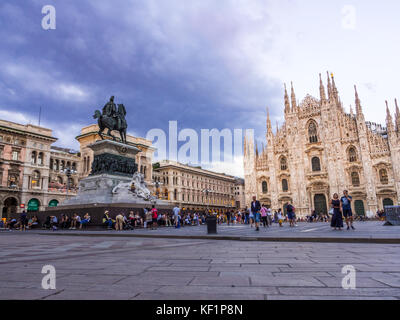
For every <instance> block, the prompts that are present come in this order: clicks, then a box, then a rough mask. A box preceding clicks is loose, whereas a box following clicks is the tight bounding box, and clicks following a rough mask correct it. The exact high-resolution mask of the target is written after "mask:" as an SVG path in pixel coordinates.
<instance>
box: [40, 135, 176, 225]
mask: <svg viewBox="0 0 400 320" xmlns="http://www.w3.org/2000/svg"><path fill="white" fill-rule="evenodd" d="M89 148H91V149H92V150H93V152H94V160H93V164H92V170H91V173H90V175H89V176H88V177H86V178H84V179H82V180H81V181H80V182H79V191H78V194H77V196H75V197H73V198H70V199H68V200H66V201H64V202H63V203H61V204H60V205H59V206H58V207H56V208H47V211H51V213H52V214H55V213H67V214H72V213H79V214H84V213H85V212H89V213H90V214H91V215H92V217H93V218H94V216H93V215H95V216H96V219H95V220H99V221H100V220H101V219H100V217H101V215H102V214H103V213H104V210H109V209H107V208H110V209H111V208H112V211H115V213H117V212H118V211H119V212H120V213H121V212H125V213H126V212H129V210H130V209H140V208H150V207H151V206H152V205H155V206H156V207H157V208H158V209H163V210H170V209H172V206H171V205H170V204H169V202H166V201H162V200H158V199H154V198H149V199H145V198H143V197H141V196H140V194H141V193H139V192H138V191H139V190H138V189H139V188H141V187H144V189H146V188H145V185H143V186H141V185H140V183H139V182H140V181H138V178H140V177H141V176H140V175H138V174H137V173H136V172H137V164H136V163H135V158H136V154H137V153H139V152H140V150H139V149H138V148H136V147H134V146H130V145H126V144H122V143H119V142H115V141H112V140H102V141H98V142H96V143H94V144H92V145H90V146H89ZM134 177H136V180H135V179H134ZM139 180H140V179H139ZM134 183H136V184H137V185H136V186H137V188H136V189H133V188H132V185H134ZM132 190H133V191H132ZM146 190H147V189H146ZM147 192H148V190H147ZM148 193H149V192H148ZM142 194H143V193H142ZM141 213H142V212H141Z"/></svg>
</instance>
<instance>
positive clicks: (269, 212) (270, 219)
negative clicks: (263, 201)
mask: <svg viewBox="0 0 400 320" xmlns="http://www.w3.org/2000/svg"><path fill="white" fill-rule="evenodd" d="M272 216H273V215H272V210H271V208H267V221H268V225H269V226H270V227H272Z"/></svg>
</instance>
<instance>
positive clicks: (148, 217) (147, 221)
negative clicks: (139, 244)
mask: <svg viewBox="0 0 400 320" xmlns="http://www.w3.org/2000/svg"><path fill="white" fill-rule="evenodd" d="M152 224H153V218H152V213H151V211H150V210H148V209H146V213H145V226H144V227H145V228H152ZM152 229H153V228H152Z"/></svg>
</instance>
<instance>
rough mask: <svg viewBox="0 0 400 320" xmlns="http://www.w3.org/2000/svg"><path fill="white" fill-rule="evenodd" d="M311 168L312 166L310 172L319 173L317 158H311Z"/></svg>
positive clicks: (319, 163) (319, 164)
mask: <svg viewBox="0 0 400 320" xmlns="http://www.w3.org/2000/svg"><path fill="white" fill-rule="evenodd" d="M311 166H312V171H313V172H318V171H321V161H320V160H319V158H318V157H314V158H312V160H311Z"/></svg>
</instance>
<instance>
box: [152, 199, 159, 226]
mask: <svg viewBox="0 0 400 320" xmlns="http://www.w3.org/2000/svg"><path fill="white" fill-rule="evenodd" d="M151 217H152V221H153V223H152V228H151V229H154V228H155V229H156V230H157V221H158V220H157V218H158V210H157V209H156V207H155V206H154V205H152V206H151Z"/></svg>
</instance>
